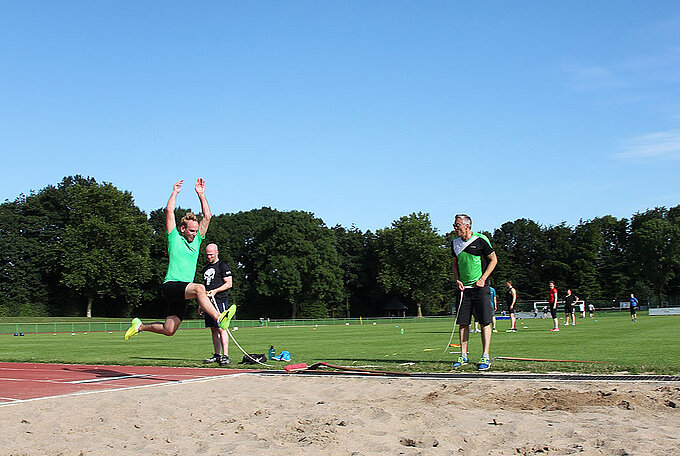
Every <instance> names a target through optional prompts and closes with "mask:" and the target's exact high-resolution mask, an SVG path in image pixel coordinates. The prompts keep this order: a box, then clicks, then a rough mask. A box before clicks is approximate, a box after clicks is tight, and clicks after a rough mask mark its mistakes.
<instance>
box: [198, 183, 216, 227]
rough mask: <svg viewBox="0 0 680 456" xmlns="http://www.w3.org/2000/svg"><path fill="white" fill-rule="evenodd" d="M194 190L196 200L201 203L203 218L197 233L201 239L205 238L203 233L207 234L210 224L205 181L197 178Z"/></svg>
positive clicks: (210, 215)
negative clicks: (196, 196)
mask: <svg viewBox="0 0 680 456" xmlns="http://www.w3.org/2000/svg"><path fill="white" fill-rule="evenodd" d="M195 189H196V194H197V195H198V199H199V200H200V201H201V212H203V218H202V219H201V222H200V223H199V224H198V232H199V233H201V237H202V238H205V233H207V232H208V225H209V224H210V218H211V217H212V214H211V212H210V206H209V205H208V200H207V199H205V181H204V180H203V178H201V177H199V178H198V180H197V181H196V187H195Z"/></svg>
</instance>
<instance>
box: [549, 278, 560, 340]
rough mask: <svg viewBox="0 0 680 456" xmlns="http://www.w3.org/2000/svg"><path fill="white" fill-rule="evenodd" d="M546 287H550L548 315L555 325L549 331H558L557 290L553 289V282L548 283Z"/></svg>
mask: <svg viewBox="0 0 680 456" xmlns="http://www.w3.org/2000/svg"><path fill="white" fill-rule="evenodd" d="M548 287H550V289H549V290H548V307H549V308H550V315H551V316H552V319H553V322H554V323H555V326H554V327H553V329H551V331H559V330H560V326H559V325H560V322H559V320H558V319H557V288H555V282H553V281H550V283H548Z"/></svg>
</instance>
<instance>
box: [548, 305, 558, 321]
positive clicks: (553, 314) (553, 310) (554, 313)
mask: <svg viewBox="0 0 680 456" xmlns="http://www.w3.org/2000/svg"><path fill="white" fill-rule="evenodd" d="M550 316H551V317H553V319H555V318H557V307H551V308H550Z"/></svg>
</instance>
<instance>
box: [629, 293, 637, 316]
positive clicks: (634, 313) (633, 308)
mask: <svg viewBox="0 0 680 456" xmlns="http://www.w3.org/2000/svg"><path fill="white" fill-rule="evenodd" d="M637 308H638V300H637V298H636V297H635V295H634V294H633V293H631V294H630V321H632V322H633V323H635V322H636V321H637Z"/></svg>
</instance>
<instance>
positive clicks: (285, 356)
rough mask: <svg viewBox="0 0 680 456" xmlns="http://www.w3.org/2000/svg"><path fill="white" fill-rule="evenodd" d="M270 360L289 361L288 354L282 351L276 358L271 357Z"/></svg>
mask: <svg viewBox="0 0 680 456" xmlns="http://www.w3.org/2000/svg"><path fill="white" fill-rule="evenodd" d="M272 359H273V360H275V361H290V353H289V352H287V351H286V350H283V351H282V352H281V353H279V354H278V356H272Z"/></svg>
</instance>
